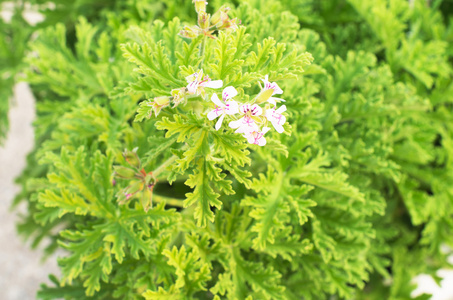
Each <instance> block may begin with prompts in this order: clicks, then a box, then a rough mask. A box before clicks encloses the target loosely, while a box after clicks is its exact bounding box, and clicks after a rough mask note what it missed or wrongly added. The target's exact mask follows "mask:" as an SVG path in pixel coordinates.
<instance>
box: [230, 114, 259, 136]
mask: <svg viewBox="0 0 453 300" xmlns="http://www.w3.org/2000/svg"><path fill="white" fill-rule="evenodd" d="M258 130H259V129H258V125H256V124H255V122H247V120H246V118H242V119H241V124H240V126H239V127H238V129H236V131H235V132H236V133H243V134H246V135H247V134H250V133H252V132H254V131H258Z"/></svg>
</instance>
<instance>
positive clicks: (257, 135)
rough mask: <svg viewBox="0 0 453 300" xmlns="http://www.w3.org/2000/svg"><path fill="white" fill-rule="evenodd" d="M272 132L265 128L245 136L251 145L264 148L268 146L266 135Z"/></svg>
mask: <svg viewBox="0 0 453 300" xmlns="http://www.w3.org/2000/svg"><path fill="white" fill-rule="evenodd" d="M269 130H270V128H269V127H263V129H262V130H261V131H258V130H256V131H252V132H250V133H248V134H245V135H244V137H245V138H246V139H247V141H248V142H249V143H250V144H255V145H258V146H264V145H266V138H265V137H264V135H265V134H266V132H268V131H269Z"/></svg>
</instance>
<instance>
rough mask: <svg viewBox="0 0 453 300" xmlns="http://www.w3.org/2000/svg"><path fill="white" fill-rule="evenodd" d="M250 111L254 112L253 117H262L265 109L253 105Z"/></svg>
mask: <svg viewBox="0 0 453 300" xmlns="http://www.w3.org/2000/svg"><path fill="white" fill-rule="evenodd" d="M250 111H251V112H252V115H253V116H261V114H262V113H263V109H262V108H261V107H260V106H259V105H258V104H253V105H252V106H251V107H250Z"/></svg>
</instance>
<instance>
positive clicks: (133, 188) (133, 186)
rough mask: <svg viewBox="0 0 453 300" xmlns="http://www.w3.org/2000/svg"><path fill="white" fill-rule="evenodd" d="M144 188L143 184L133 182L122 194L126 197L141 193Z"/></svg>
mask: <svg viewBox="0 0 453 300" xmlns="http://www.w3.org/2000/svg"><path fill="white" fill-rule="evenodd" d="M143 187H144V184H143V182H142V181H135V182H133V183H132V184H131V185H129V186H128V187H127V188H126V190H125V191H124V193H125V194H126V195H131V196H132V195H134V194H135V193H138V192H139V191H141V190H142V189H143Z"/></svg>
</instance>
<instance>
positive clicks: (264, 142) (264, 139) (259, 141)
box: [257, 136, 266, 147]
mask: <svg viewBox="0 0 453 300" xmlns="http://www.w3.org/2000/svg"><path fill="white" fill-rule="evenodd" d="M257 142H258V144H257V145H258V146H261V147H262V146H264V145H266V138H265V137H264V136H262V137H260V138H259V139H258V141H257Z"/></svg>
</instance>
